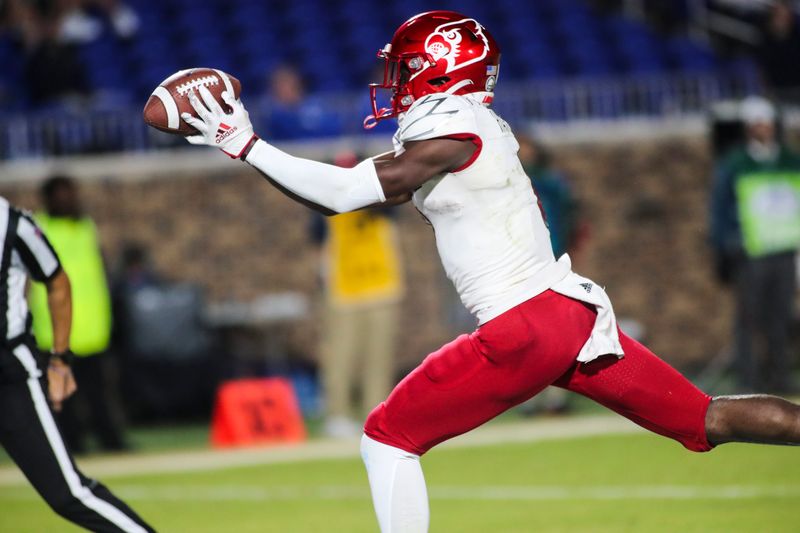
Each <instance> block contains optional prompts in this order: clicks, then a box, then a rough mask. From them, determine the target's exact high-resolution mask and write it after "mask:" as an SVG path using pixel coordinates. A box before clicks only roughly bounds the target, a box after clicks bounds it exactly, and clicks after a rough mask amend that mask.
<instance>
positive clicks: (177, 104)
mask: <svg viewBox="0 0 800 533" xmlns="http://www.w3.org/2000/svg"><path fill="white" fill-rule="evenodd" d="M200 86H205V87H206V88H207V89H208V90H209V91H210V92H211V94H212V95H213V96H214V98H215V99H216V100H217V102H219V103H220V105H221V106H222V108H223V109H224V110H226V111H228V112H229V111H230V109H229V107H228V106H227V105H225V104H224V103H223V101H222V96H221V95H222V92H223V91H233V95H234V96H235V97H236V98H239V94H240V92H241V90H242V84H241V83H239V80H237V79H236V78H234V77H233V76H231V75H230V74H226V73H224V72H222V71H221V70H217V69H213V68H190V69H186V70H180V71H178V72H176V73H175V74H173V75H172V76H170V77H168V78H167V79H165V80H164V81H162V82H161V83H160V84H159V85H158V87H156V88H155V90H154V91H153V93H152V94H151V95H150V98H148V99H147V103H146V104H145V105H144V111H143V112H142V114H143V115H144V121H145V122H146V123H147V124H148V125H149V126H152V127H154V128H156V129H159V130H161V131H165V132H167V133H174V134H178V135H194V134H196V133H197V130H196V129H194V128H193V127H192V126H190V125H189V124H187V123H186V122H185V121H184V120H183V119H182V118H181V113H191V114H192V115H195V112H194V109H193V108H192V105H191V104H190V103H189V98H188V95H189V92H190V91H192V90H196V89H197V88H199V87H200Z"/></svg>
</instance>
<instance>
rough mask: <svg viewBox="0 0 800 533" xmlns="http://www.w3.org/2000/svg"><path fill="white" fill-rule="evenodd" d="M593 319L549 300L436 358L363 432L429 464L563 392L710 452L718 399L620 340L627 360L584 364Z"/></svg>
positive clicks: (583, 309) (532, 303) (583, 310)
mask: <svg viewBox="0 0 800 533" xmlns="http://www.w3.org/2000/svg"><path fill="white" fill-rule="evenodd" d="M594 320H595V311H594V309H593V308H592V307H591V306H588V305H586V304H584V303H582V302H578V301H576V300H572V299H570V298H567V297H566V296H562V295H560V294H557V293H555V292H553V291H546V292H544V293H542V294H540V295H539V296H537V297H535V298H532V299H530V300H528V301H527V302H524V303H522V304H520V305H518V306H517V307H515V308H513V309H511V310H509V311H507V312H506V313H503V314H502V315H500V316H499V317H497V318H495V319H494V320H491V321H489V322H488V323H486V324H484V325H482V326H481V327H480V328H478V329H477V330H476V331H475V332H474V333H472V334H470V335H461V336H460V337H458V338H457V339H455V340H454V341H452V342H450V343H449V344H446V345H445V346H443V347H442V348H441V349H439V350H438V351H436V352H434V353H432V354H430V355H429V356H428V357H427V358H426V359H425V360H424V361H423V362H422V364H421V365H420V366H418V367H417V368H416V369H415V370H414V371H413V372H411V373H410V374H409V375H408V376H406V378H405V379H404V380H403V381H401V382H400V383H399V384H398V385H397V387H396V388H395V389H394V391H392V393H391V394H390V395H389V397H388V398H387V399H386V401H385V402H383V403H381V404H380V405H379V406H378V407H376V408H375V409H374V410H373V411H372V413H371V414H370V415H369V417H368V419H367V422H366V425H365V428H364V431H365V432H366V434H367V435H368V436H369V437H370V438H372V439H375V440H377V441H379V442H383V443H384V444H388V445H390V446H395V447H397V448H401V449H403V450H406V451H408V452H411V453H415V454H418V455H422V454H424V453H425V452H427V451H428V450H429V449H431V448H432V447H433V446H435V445H437V444H439V443H440V442H443V441H445V440H447V439H450V438H452V437H455V436H456V435H460V434H462V433H465V432H467V431H469V430H471V429H473V428H475V427H478V426H480V425H481V424H483V423H485V422H487V421H488V420H491V419H492V418H494V417H495V416H497V415H499V414H500V413H502V412H503V411H506V410H507V409H509V408H510V407H513V406H514V405H517V404H519V403H521V402H523V401H525V400H527V399H529V398H531V397H533V396H534V395H536V394H537V393H539V392H540V391H542V390H543V389H544V388H545V387H547V386H548V385H557V386H559V387H563V388H566V389H568V390H571V391H574V392H577V393H580V394H582V395H584V396H586V397H588V398H591V399H593V400H595V401H596V402H598V403H600V404H602V405H604V406H606V407H608V408H609V409H612V410H614V411H616V412H617V413H619V414H621V415H623V416H625V417H627V418H629V419H630V420H632V421H634V422H636V423H637V424H639V425H641V426H643V427H645V428H647V429H649V430H651V431H654V432H656V433H659V434H661V435H664V436H667V437H670V438H673V439H675V440H677V441H678V442H680V443H681V444H683V445H684V446H685V447H686V448H688V449H690V450H693V451H707V450H710V449H711V447H712V446H711V445H710V444H709V442H708V440H707V439H706V435H705V415H706V411H707V409H708V405H709V403H710V401H711V398H710V397H709V396H708V395H706V394H704V393H703V392H702V391H700V390H699V389H698V388H697V387H695V386H694V385H693V384H692V383H691V382H689V380H687V379H686V378H685V377H683V376H682V375H681V374H680V373H679V372H678V371H677V370H675V369H674V368H672V367H671V366H669V365H668V364H666V363H665V362H664V361H662V360H661V359H659V358H658V357H656V356H655V355H654V354H653V353H652V352H651V351H650V350H648V349H647V348H646V347H644V346H643V345H641V344H639V343H638V342H636V341H634V340H633V339H631V338H629V337H628V336H626V335H625V334H623V333H621V332H620V341H621V343H622V348H623V350H624V351H625V357H623V358H622V359H617V358H616V357H614V356H605V357H601V358H600V359H597V360H595V361H592V362H590V363H586V364H584V363H579V362H577V361H576V357H577V354H578V352H579V351H580V349H581V347H582V346H583V344H584V342H585V341H586V339H587V338H588V337H589V334H590V332H591V330H592V327H593V325H594Z"/></svg>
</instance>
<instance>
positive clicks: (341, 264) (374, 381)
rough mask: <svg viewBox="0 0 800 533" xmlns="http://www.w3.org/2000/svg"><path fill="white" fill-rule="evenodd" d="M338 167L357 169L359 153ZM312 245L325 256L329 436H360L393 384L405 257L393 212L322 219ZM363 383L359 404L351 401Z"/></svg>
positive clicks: (344, 158)
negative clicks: (366, 417) (367, 418)
mask: <svg viewBox="0 0 800 533" xmlns="http://www.w3.org/2000/svg"><path fill="white" fill-rule="evenodd" d="M336 163H337V164H339V165H340V166H347V167H350V166H355V164H356V163H357V159H356V157H355V155H354V154H342V155H340V156H339V157H338V158H337V160H336ZM312 237H313V240H314V242H316V243H318V244H320V246H321V251H322V254H321V255H322V266H323V283H324V289H325V302H324V303H325V315H324V321H323V328H322V334H321V339H320V341H321V342H320V349H319V352H320V357H321V364H320V366H321V371H322V372H321V374H322V382H323V387H324V390H325V407H326V410H327V416H326V420H325V425H324V431H325V433H326V434H328V435H329V436H332V437H349V436H355V435H358V434H360V433H361V423H360V421H361V420H362V416H363V415H365V414H366V413H368V412H369V411H370V410H371V409H372V408H373V407H375V406H376V405H378V404H379V403H380V402H382V401H383V400H385V399H386V396H387V395H388V394H389V391H390V390H391V388H392V385H393V378H394V371H395V365H394V358H395V349H396V346H395V345H396V337H397V331H398V329H399V324H398V321H399V320H400V301H401V300H402V298H403V293H404V286H403V274H402V265H401V253H400V248H399V246H398V243H397V235H396V229H395V224H394V222H393V220H392V216H391V211H389V210H379V209H370V210H361V211H355V212H352V213H344V214H341V215H336V216H334V217H330V218H327V219H325V218H323V217H321V216H317V218H315V219H314V223H313V225H312ZM357 383H358V384H360V392H361V407H360V409H354V408H353V406H352V403H351V396H352V394H353V392H354V390H353V389H354V388H355V386H356V384H357Z"/></svg>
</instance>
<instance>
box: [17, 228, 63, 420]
mask: <svg viewBox="0 0 800 533" xmlns="http://www.w3.org/2000/svg"><path fill="white" fill-rule="evenodd" d="M16 237H17V238H16V239H15V241H14V246H15V248H16V250H17V252H19V256H20V258H21V259H22V262H23V263H24V264H25V269H26V270H27V271H28V274H29V275H30V276H31V278H32V279H34V280H35V281H39V282H42V283H44V284H45V286H46V287H47V306H48V308H49V310H50V320H51V322H52V327H53V353H54V354H66V353H68V352H69V335H70V329H71V327H72V291H71V289H70V284H69V278H68V277H67V274H66V272H64V269H63V268H61V263H60V262H59V260H58V255H56V252H55V250H54V249H53V247H52V246H51V245H50V242H49V241H48V240H47V237H45V235H44V233H43V232H42V230H41V229H40V228H39V227H38V226H37V225H36V222H34V220H33V219H32V218H30V217H29V216H28V215H27V214H24V213H23V214H21V215H20V218H19V222H18V224H17V235H16ZM48 378H49V389H50V391H49V392H50V400H51V401H52V402H53V408H54V409H55V410H59V409H60V408H61V402H62V401H63V400H65V399H67V398H68V397H69V396H70V395H71V394H72V393H73V392H75V389H76V388H77V387H76V385H75V379H74V378H73V376H72V371H71V370H70V368H69V366H68V363H67V362H66V361H65V360H64V359H62V358H53V359H51V361H50V365H49V368H48Z"/></svg>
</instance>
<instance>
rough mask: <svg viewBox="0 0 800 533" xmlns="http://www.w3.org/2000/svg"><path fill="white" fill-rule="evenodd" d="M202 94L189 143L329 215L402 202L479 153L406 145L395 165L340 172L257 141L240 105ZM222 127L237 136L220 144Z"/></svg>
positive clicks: (468, 148)
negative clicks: (218, 152) (233, 160)
mask: <svg viewBox="0 0 800 533" xmlns="http://www.w3.org/2000/svg"><path fill="white" fill-rule="evenodd" d="M199 93H200V97H201V98H202V99H203V102H200V99H199V98H198V97H197V96H196V95H195V94H194V93H189V101H190V102H191V103H192V106H193V107H194V109H195V111H196V112H197V115H198V117H199V118H196V117H192V116H191V115H189V114H183V115H182V117H183V119H184V120H185V121H186V122H187V123H189V124H190V125H192V126H193V127H195V128H196V129H197V130H198V131H200V135H198V136H195V137H193V138H190V139H189V140H190V142H192V143H195V144H208V145H210V146H216V147H218V148H221V149H222V150H223V151H224V152H225V153H227V154H228V155H230V156H231V157H238V158H241V159H243V160H245V161H247V162H248V163H250V164H251V165H252V166H254V167H255V168H257V169H258V170H259V171H261V172H262V173H263V174H264V175H265V176H267V179H269V180H270V182H272V183H273V184H276V186H278V188H279V189H280V190H281V191H283V192H284V193H286V194H287V195H288V196H290V197H292V198H293V199H295V200H297V201H300V202H302V203H304V204H305V205H308V206H309V207H312V208H316V209H318V210H320V211H321V212H323V213H325V214H332V213H344V212H347V211H354V210H356V209H361V208H363V207H367V206H370V205H375V204H382V203H384V202H387V199H388V200H390V201H394V202H396V201H398V200H404V199H406V198H407V195H408V193H410V192H411V191H413V190H414V189H416V188H417V187H419V186H420V185H422V184H423V183H425V182H426V181H428V180H429V179H431V178H433V177H435V176H437V175H439V174H441V173H443V172H447V171H449V170H452V169H455V168H458V167H459V166H461V165H462V164H464V163H465V162H466V161H467V160H469V158H470V157H471V156H472V153H473V151H474V149H475V147H474V145H473V144H472V143H470V142H467V141H459V140H455V139H431V140H426V141H419V142H411V143H406V145H405V152H403V153H402V154H401V155H399V156H398V157H395V158H392V159H379V160H378V161H377V162H376V161H374V160H372V159H366V160H364V161H362V162H361V163H359V164H358V165H356V166H355V167H353V168H341V167H337V166H335V165H329V164H326V163H320V162H317V161H312V160H309V159H303V158H299V157H293V156H291V155H289V154H287V153H285V152H283V151H281V150H279V149H278V148H276V147H274V146H272V145H270V144H269V143H267V142H265V141H263V140H261V139H259V138H258V137H257V136H255V135H254V134H253V127H252V125H251V123H250V119H249V117H248V114H247V111H246V110H245V109H244V106H243V105H242V103H241V102H240V101H238V100H235V99H234V98H233V96H232V95H230V94H228V93H227V92H224V93H223V94H222V97H223V99H224V101H225V103H226V104H227V105H228V106H230V107H231V109H232V110H233V112H232V113H230V114H227V113H225V112H224V111H223V110H222V108H221V106H220V105H219V104H218V103H217V101H216V100H215V99H214V97H213V96H211V94H210V93H209V92H208V90H207V89H205V88H204V87H200V88H199ZM221 123H225V124H226V126H228V128H236V133H235V134H233V135H229V136H228V137H226V138H225V139H224V140H223V141H222V142H217V140H216V138H215V137H216V132H217V130H218V129H219V125H220V124H221Z"/></svg>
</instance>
